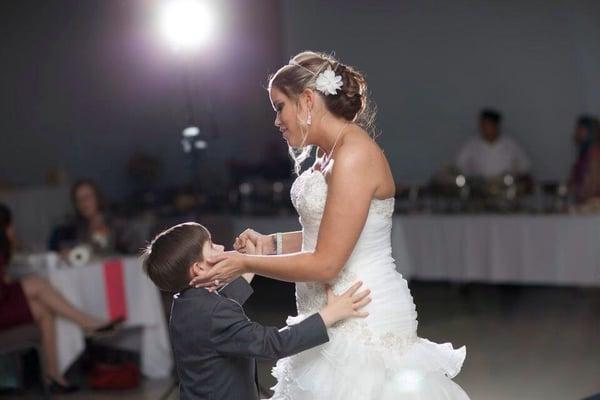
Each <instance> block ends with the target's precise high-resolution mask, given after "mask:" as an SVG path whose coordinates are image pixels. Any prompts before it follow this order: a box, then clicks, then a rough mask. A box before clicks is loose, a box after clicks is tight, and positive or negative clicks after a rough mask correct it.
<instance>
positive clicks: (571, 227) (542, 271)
mask: <svg viewBox="0 0 600 400" xmlns="http://www.w3.org/2000/svg"><path fill="white" fill-rule="evenodd" d="M248 227H250V228H254V229H255V230H257V231H259V232H261V233H265V234H266V233H273V232H285V231H288V230H299V229H301V226H300V224H299V222H298V218H297V217H295V216H286V217H243V216H242V217H235V218H234V222H233V224H232V229H233V232H234V233H235V234H239V233H240V232H242V231H243V230H244V229H246V228H248ZM392 254H393V257H394V259H395V260H396V268H397V270H398V271H399V272H400V273H402V275H403V276H404V277H406V278H407V279H419V280H432V281H436V280H439V281H452V282H458V283H466V282H481V283H492V284H496V283H498V284H500V283H502V284H532V285H537V284H540V285H567V286H571V285H572V286H600V215H568V214H540V215H524V214H506V215H504V214H481V215H468V214H457V215H424V214H418V215H395V216H394V217H393V225H392Z"/></svg>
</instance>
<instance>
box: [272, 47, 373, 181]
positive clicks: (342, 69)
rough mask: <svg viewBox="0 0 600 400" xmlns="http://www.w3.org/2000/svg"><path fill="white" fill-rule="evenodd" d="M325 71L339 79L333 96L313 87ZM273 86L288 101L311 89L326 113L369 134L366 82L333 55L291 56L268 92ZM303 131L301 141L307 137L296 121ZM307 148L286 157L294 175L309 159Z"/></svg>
mask: <svg viewBox="0 0 600 400" xmlns="http://www.w3.org/2000/svg"><path fill="white" fill-rule="evenodd" d="M328 68H331V70H332V71H333V72H334V74H335V75H338V76H340V77H341V78H342V87H341V88H340V89H338V90H337V92H336V94H328V95H325V94H324V93H322V92H320V91H319V90H318V89H317V88H316V82H317V77H318V76H319V74H320V73H322V72H324V71H326V70H327V69H328ZM273 87H276V88H277V89H279V90H280V91H281V92H282V93H283V94H285V95H286V96H287V97H289V98H290V99H292V100H296V99H297V98H298V96H299V95H300V94H301V93H302V92H303V91H304V90H305V89H307V88H310V89H313V90H314V91H315V93H317V94H318V95H319V96H321V98H322V99H323V102H324V103H325V106H326V107H327V110H328V111H329V112H331V113H332V114H333V115H335V116H337V117H340V118H343V119H345V120H347V121H350V122H354V123H355V124H357V125H359V126H360V127H361V128H363V129H365V130H366V131H367V132H371V130H372V125H373V120H374V118H375V111H374V110H372V109H371V107H370V103H369V100H368V98H367V83H366V81H365V78H364V76H363V74H362V73H361V72H359V71H358V70H356V69H355V68H353V67H351V66H349V65H345V64H342V63H341V62H339V61H338V60H336V59H335V58H334V57H333V56H331V55H328V54H324V53H317V52H313V51H303V52H302V53H299V54H297V55H296V56H294V57H293V58H292V59H291V60H290V62H289V64H287V65H284V66H283V67H281V68H280V69H279V70H278V71H277V72H276V73H275V74H274V75H272V76H271V77H270V79H269V90H271V88H273ZM299 122H300V127H301V129H302V130H303V132H302V133H303V136H304V141H306V137H307V135H308V126H306V124H305V121H299ZM310 153H311V146H305V145H304V143H303V145H302V146H301V147H300V148H297V149H293V148H291V147H290V155H291V156H292V158H293V159H294V160H295V162H296V166H295V170H296V173H298V172H299V171H300V164H301V163H302V162H303V161H304V160H306V158H308V157H309V156H310Z"/></svg>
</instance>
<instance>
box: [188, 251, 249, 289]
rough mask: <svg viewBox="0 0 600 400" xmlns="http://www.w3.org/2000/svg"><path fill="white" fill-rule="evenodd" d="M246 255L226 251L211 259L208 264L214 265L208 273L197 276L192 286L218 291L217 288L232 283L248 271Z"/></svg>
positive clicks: (207, 260)
mask: <svg viewBox="0 0 600 400" xmlns="http://www.w3.org/2000/svg"><path fill="white" fill-rule="evenodd" d="M244 257H245V256H244V255H242V254H240V253H238V252H237V251H226V252H224V253H221V254H219V255H217V256H214V257H209V258H207V259H206V262H207V263H209V264H212V265H213V266H212V268H210V269H209V270H208V271H205V272H201V273H200V274H198V275H196V276H195V277H194V278H193V279H192V280H191V282H190V286H194V287H204V288H208V289H216V288H217V287H219V286H221V285H223V284H225V283H228V282H231V281H232V280H234V279H235V278H237V277H238V276H240V275H242V274H243V273H245V272H248V271H246V266H245V264H244Z"/></svg>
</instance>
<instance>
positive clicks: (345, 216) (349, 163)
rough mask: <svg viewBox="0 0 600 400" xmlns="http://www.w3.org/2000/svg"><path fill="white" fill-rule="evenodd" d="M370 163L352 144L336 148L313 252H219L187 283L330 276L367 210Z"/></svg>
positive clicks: (346, 252) (337, 268)
mask: <svg viewBox="0 0 600 400" xmlns="http://www.w3.org/2000/svg"><path fill="white" fill-rule="evenodd" d="M371 162H372V161H371V158H370V156H369V154H368V153H367V152H365V151H364V150H362V149H360V148H358V144H357V145H354V144H353V143H348V144H347V145H345V146H343V147H340V148H339V149H338V153H337V155H336V160H335V163H334V165H333V169H332V173H331V176H330V180H329V183H328V192H327V200H326V203H325V210H324V213H323V218H322V220H321V225H320V228H319V234H318V239H317V245H316V248H315V250H314V251H312V252H301V253H294V254H290V255H281V256H248V255H241V254H237V253H224V254H223V255H222V256H219V257H217V258H215V259H213V260H212V261H217V264H215V266H214V267H213V268H212V269H211V270H209V271H208V272H207V273H206V274H205V275H204V276H199V277H198V278H197V279H195V280H194V282H193V284H198V283H200V284H203V285H204V286H210V282H214V280H219V281H221V282H223V281H228V280H230V279H231V278H232V277H234V276H237V275H239V274H240V273H242V272H254V273H256V274H259V275H263V276H267V277H270V278H274V279H279V280H284V281H293V282H301V281H328V280H331V279H333V278H334V277H335V276H336V275H337V274H338V272H339V271H340V270H341V268H342V267H343V266H344V264H345V263H346V261H347V260H348V258H349V257H350V254H351V253H352V249H353V248H354V245H355V244H356V241H357V240H358V237H359V236H360V233H361V231H362V229H363V226H364V223H365V220H366V218H367V214H368V212H369V205H370V203H371V199H372V197H373V194H374V192H375V190H376V186H375V183H374V179H373V178H372V177H371V176H370V175H369V172H370V171H372V170H373V168H372V165H371ZM209 261H210V260H209Z"/></svg>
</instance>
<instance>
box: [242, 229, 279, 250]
mask: <svg viewBox="0 0 600 400" xmlns="http://www.w3.org/2000/svg"><path fill="white" fill-rule="evenodd" d="M248 243H252V244H253V245H254V246H255V247H256V249H257V252H256V253H255V254H260V255H270V254H275V246H274V242H273V237H272V236H271V235H263V234H262V233H258V232H256V231H255V230H254V229H250V228H248V229H246V230H245V231H244V232H242V233H241V234H240V235H239V236H238V237H237V238H235V242H234V243H233V248H234V249H236V250H237V251H239V252H240V253H246V252H247V251H246V247H247V246H248ZM259 249H260V252H259V251H258V250H259Z"/></svg>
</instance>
